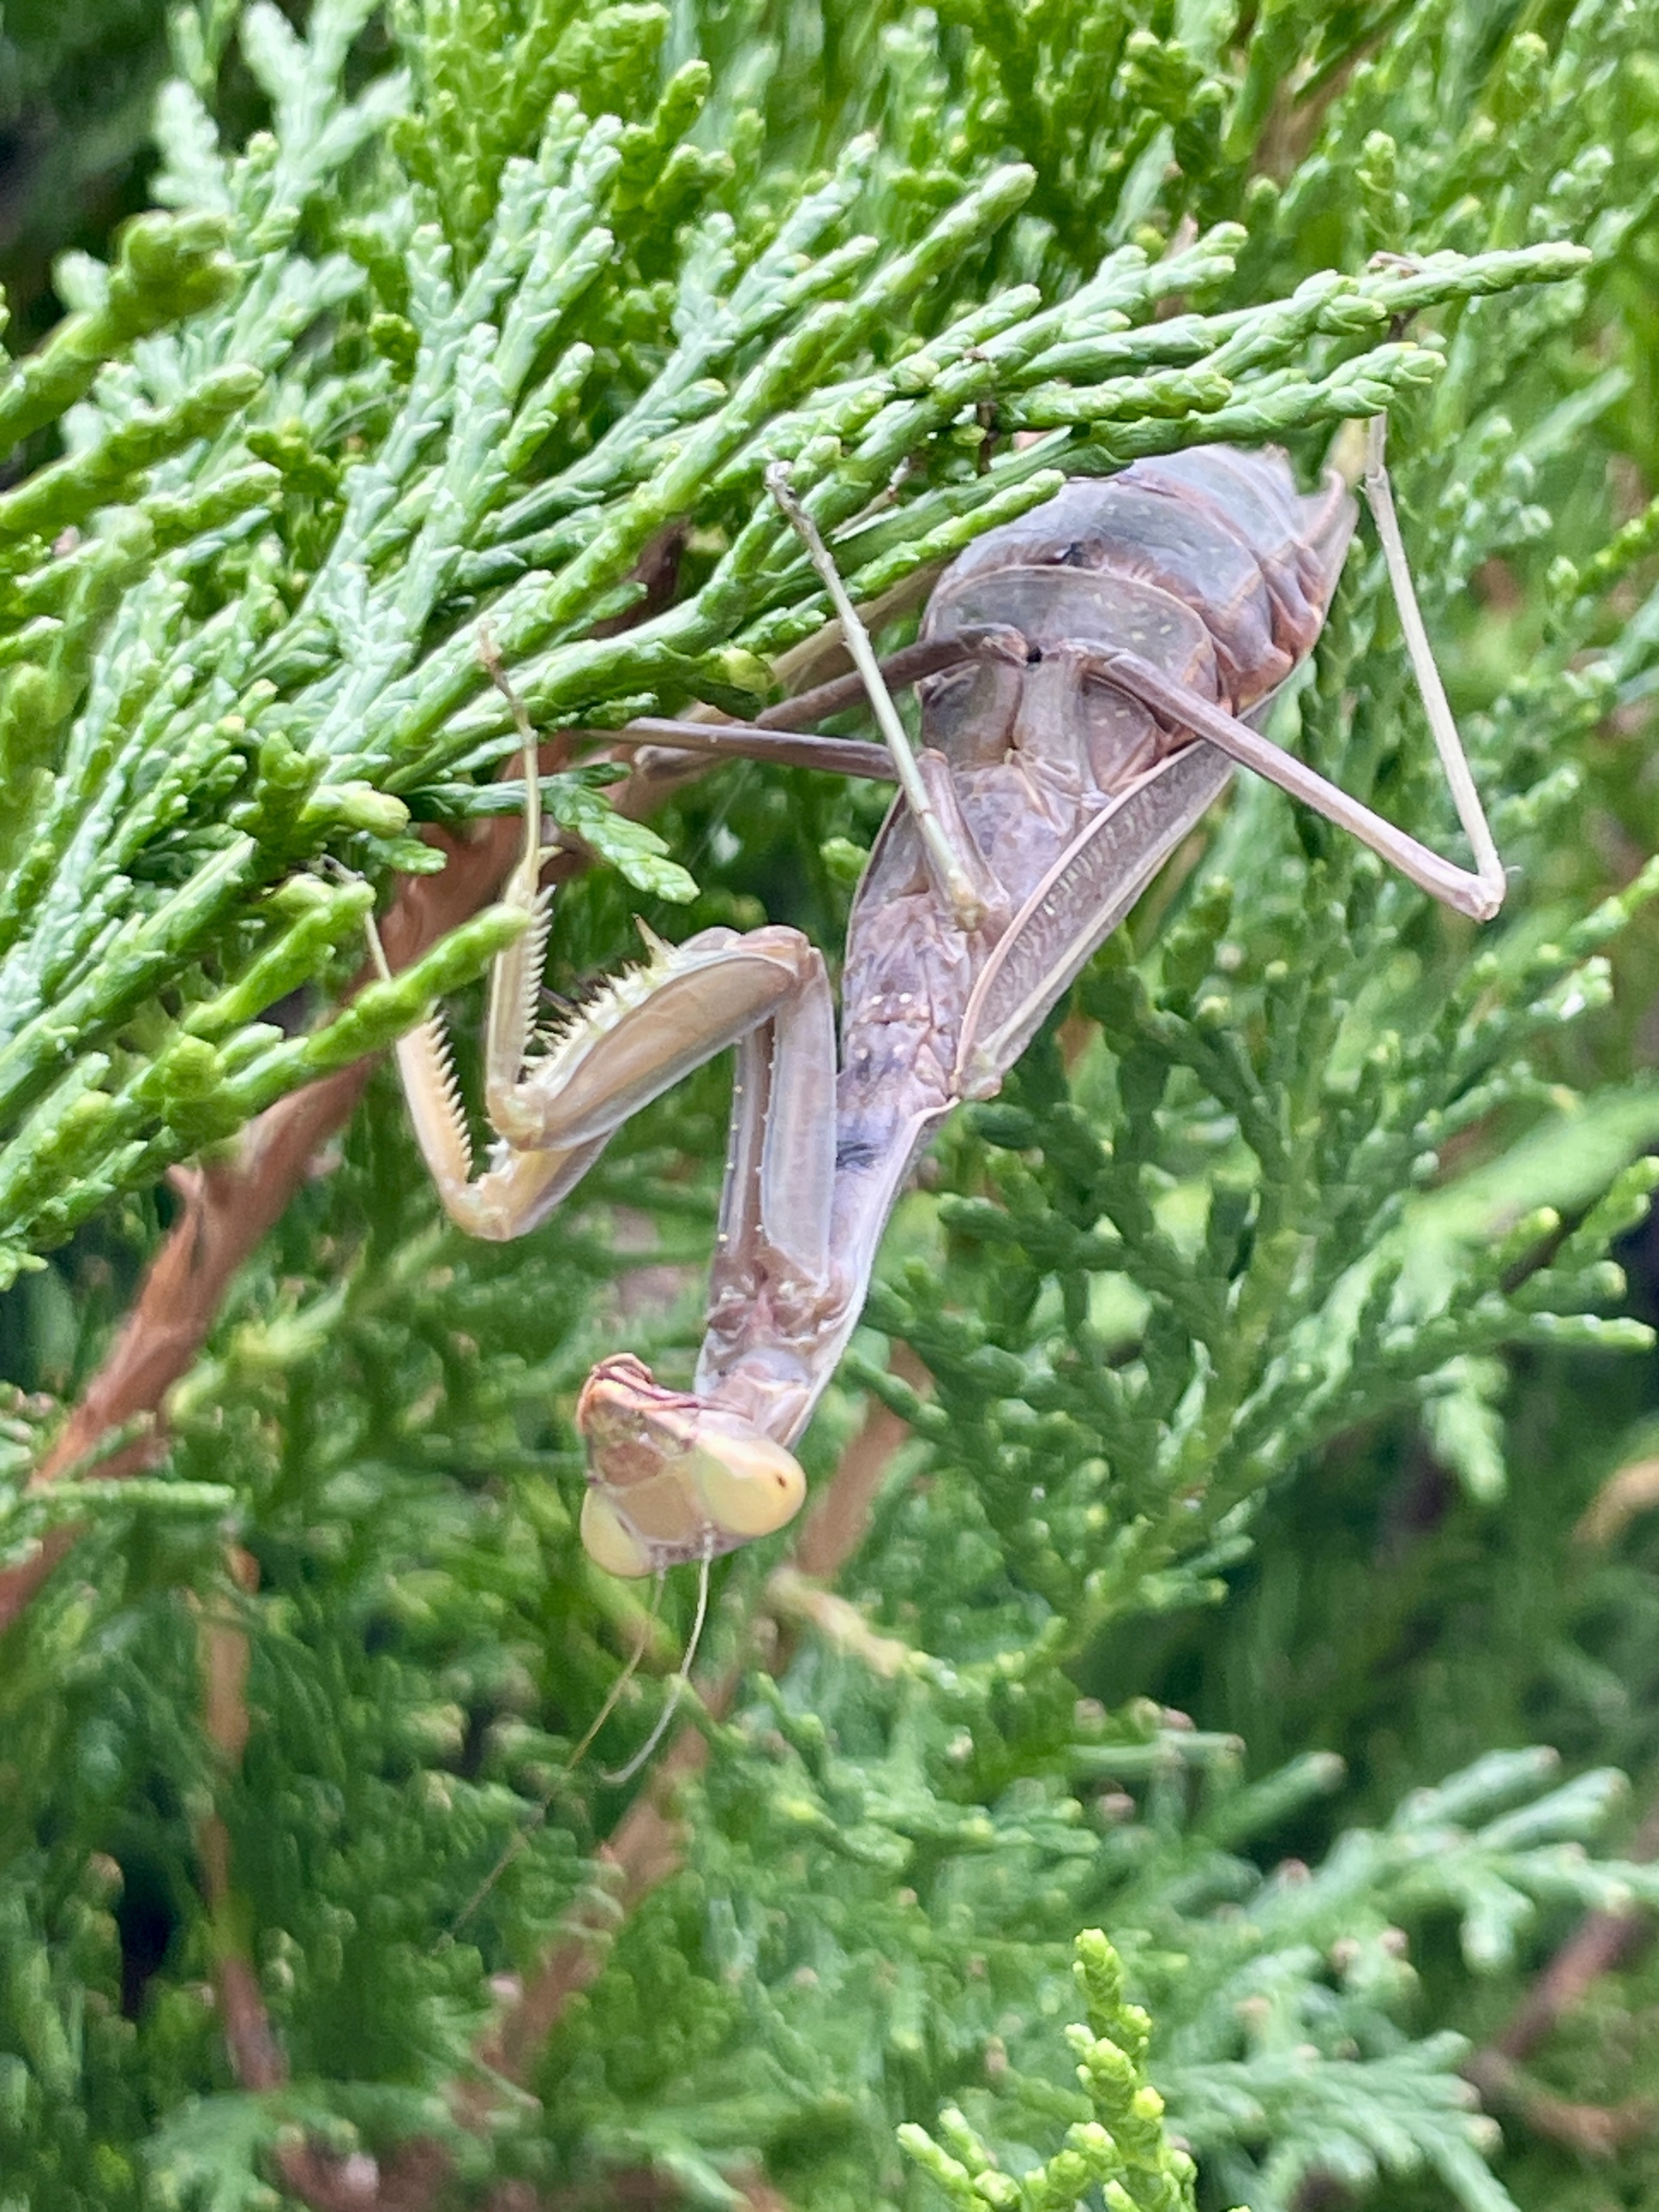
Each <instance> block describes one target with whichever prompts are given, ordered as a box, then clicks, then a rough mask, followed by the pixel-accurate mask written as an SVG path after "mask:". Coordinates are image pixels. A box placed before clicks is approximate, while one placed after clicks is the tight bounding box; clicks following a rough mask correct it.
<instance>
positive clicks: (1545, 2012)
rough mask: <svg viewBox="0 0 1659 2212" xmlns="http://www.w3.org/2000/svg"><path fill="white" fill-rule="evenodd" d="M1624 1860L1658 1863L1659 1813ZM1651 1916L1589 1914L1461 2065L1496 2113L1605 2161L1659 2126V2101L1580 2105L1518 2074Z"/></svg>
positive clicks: (1641, 1938) (1628, 1950) (1634, 1949)
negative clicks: (1504, 2022) (1513, 2117)
mask: <svg viewBox="0 0 1659 2212" xmlns="http://www.w3.org/2000/svg"><path fill="white" fill-rule="evenodd" d="M1626 1857H1628V1858H1631V1859H1634V1860H1636V1861H1637V1862H1638V1863H1647V1862H1648V1861H1650V1860H1652V1859H1654V1858H1659V1808H1655V1809H1654V1810H1653V1811H1652V1812H1650V1814H1648V1816H1647V1818H1646V1819H1645V1820H1644V1821H1643V1822H1642V1825H1641V1826H1640V1827H1639V1828H1638V1830H1637V1832H1636V1833H1635V1835H1634V1836H1633V1837H1632V1839H1631V1842H1630V1844H1629V1847H1628V1849H1627V1850H1626ZM1653 1926H1654V1923H1653V1915H1652V1914H1651V1913H1650V1912H1648V1911H1643V1910H1640V1909H1639V1908H1638V1909H1632V1911H1628V1912H1589V1913H1586V1915H1585V1916H1584V1917H1583V1920H1581V1921H1580V1922H1579V1923H1578V1925H1577V1928H1575V1929H1574V1930H1573V1931H1572V1934H1571V1936H1568V1938H1567V1940H1566V1942H1565V1943H1563V1944H1562V1946H1561V1948H1560V1949H1559V1951H1557V1952H1556V1954H1555V1955H1554V1957H1553V1959H1551V1960H1550V1961H1549V1963H1548V1965H1547V1966H1545V1968H1544V1969H1543V1971H1542V1972H1541V1973H1540V1974H1539V1975H1538V1977H1537V1978H1536V1979H1535V1980H1534V1983H1533V1984H1532V1987H1531V1988H1530V1989H1529V1990H1528V1991H1527V1994H1526V1996H1524V1997H1523V1998H1522V2001H1521V2002H1520V2003H1519V2004H1518V2005H1517V2006H1516V2009H1515V2011H1514V2012H1513V2013H1512V2014H1511V2015H1510V2020H1509V2021H1508V2024H1507V2025H1506V2026H1505V2027H1504V2028H1502V2029H1501V2030H1500V2031H1499V2033H1498V2034H1497V2035H1495V2036H1494V2037H1493V2038H1492V2041H1491V2042H1490V2043H1488V2044H1486V2045H1484V2046H1483V2048H1482V2049H1480V2050H1479V2051H1476V2052H1474V2055H1473V2057H1470V2058H1469V2059H1468V2061H1467V2063H1465V2065H1464V2068H1463V2074H1464V2077H1465V2079H1466V2080H1468V2081H1471V2082H1473V2083H1474V2087H1475V2088H1476V2089H1478V2090H1479V2092H1480V2097H1481V2100H1482V2102H1483V2103H1485V2104H1486V2106H1489V2107H1490V2108H1491V2109H1492V2110H1493V2111H1497V2112H1513V2113H1514V2114H1515V2115H1516V2118H1519V2119H1521V2120H1523V2121H1524V2122H1525V2124H1527V2125H1528V2127H1529V2128H1531V2129H1532V2130H1534V2133H1536V2134H1538V2135H1541V2136H1548V2137H1549V2138H1550V2139H1551V2140H1552V2141H1553V2142H1560V2143H1565V2145H1566V2146H1567V2147H1568V2148H1570V2149H1572V2150H1575V2151H1577V2152H1578V2153H1579V2154H1581V2155H1583V2156H1587V2157H1594V2158H1610V2157H1612V2156H1613V2155H1614V2154H1615V2153H1616V2152H1617V2151H1618V2150H1619V2149H1620V2147H1621V2146H1622V2145H1623V2144H1625V2143H1627V2142H1633V2141H1636V2140H1637V2139H1638V2138H1639V2137H1641V2136H1647V2135H1650V2134H1652V2133H1653V2132H1654V2130H1655V2129H1656V2128H1659V2101H1656V2100H1654V2099H1652V2098H1649V2097H1628V2098H1626V2100H1624V2102H1623V2103H1622V2104H1619V2105H1612V2106H1601V2105H1577V2104H1572V2103H1570V2102H1568V2101H1567V2100H1565V2099H1563V2098H1559V2097H1552V2096H1549V2095H1547V2093H1545V2092H1543V2091H1542V2090H1540V2089H1536V2088H1534V2087H1532V2086H1531V2085H1530V2084H1529V2083H1528V2081H1526V2079H1525V2077H1524V2075H1522V2072H1521V2063H1522V2061H1523V2060H1525V2059H1527V2058H1528V2057H1530V2056H1531V2055H1532V2053H1533V2052H1534V2051H1536V2050H1538V2049H1539V2047H1540V2046H1541V2045H1542V2044H1543V2043H1545V2042H1546V2041H1547V2039H1548V2038H1549V2037H1550V2036H1551V2035H1553V2033H1554V2032H1555V2030H1556V2028H1557V2027H1559V2024H1560V2022H1561V2021H1563V2020H1565V2018H1567V2016H1568V2015H1570V2014H1571V2013H1574V2012H1576V2011H1577V2008H1578V2007H1579V2006H1580V2005H1581V2004H1583V2002H1584V1999H1585V1998H1586V1996H1588V1995H1589V1991H1590V1990H1591V1989H1592V1988H1593V1987H1594V1985H1595V1983H1596V1982H1598V1981H1599V1980H1600V1979H1601V1976H1602V1975H1603V1974H1608V1973H1612V1972H1614V1971H1615V1970H1616V1969H1617V1968H1619V1967H1620V1966H1626V1965H1628V1964H1629V1962H1630V1960H1632V1958H1634V1957H1635V1955H1636V1954H1637V1953H1638V1951H1640V1950H1641V1949H1642V1948H1644V1946H1645V1945H1646V1944H1647V1943H1648V1942H1650V1940H1651V1937H1652V1935H1653Z"/></svg>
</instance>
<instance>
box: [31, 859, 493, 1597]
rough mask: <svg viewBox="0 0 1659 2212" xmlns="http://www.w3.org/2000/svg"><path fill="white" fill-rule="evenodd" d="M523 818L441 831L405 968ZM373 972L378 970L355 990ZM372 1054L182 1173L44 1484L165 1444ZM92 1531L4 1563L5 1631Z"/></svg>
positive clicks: (149, 1456)
mask: <svg viewBox="0 0 1659 2212" xmlns="http://www.w3.org/2000/svg"><path fill="white" fill-rule="evenodd" d="M517 839H518V824H517V823H515V822H513V820H511V819H510V818H503V819H501V820H499V821H495V822H492V823H489V824H488V825H487V827H486V828H485V829H483V832H482V833H481V834H480V835H478V836H474V837H472V838H470V839H468V840H466V841H465V842H462V841H461V840H459V839H455V838H447V837H446V838H444V839H443V840H442V842H443V845H444V848H445V851H446V854H447V859H448V866H447V867H446V868H445V869H444V871H443V872H442V874H441V875H436V876H411V877H406V878H404V880H403V882H402V883H401V884H400V885H399V886H398V896H397V899H396V901H395V902H394V903H393V905H392V910H391V912H390V913H389V914H388V915H387V916H386V924H385V928H384V931H383V935H384V938H385V940H386V949H387V954H388V957H389V958H390V959H391V961H392V966H393V967H394V968H401V967H406V966H407V965H408V964H409V963H410V961H411V960H414V959H416V958H417V957H419V956H420V954H421V953H422V952H424V951H426V949H427V948H428V946H429V945H435V944H436V942H437V940H438V939H439V938H441V936H443V935H444V934H445V933H446V932H447V931H448V930H451V929H453V928H455V927H457V925H458V924H459V923H460V922H463V921H465V920H466V918H467V916H468V915H471V914H473V913H475V912H476V911H477V908H479V907H481V906H483V904H484V903H485V902H486V901H487V900H488V899H489V897H490V896H492V894H493V893H494V891H495V887H496V885H497V884H499V883H500V881H501V878H502V876H503V875H504V874H505V873H506V872H507V868H508V867H510V866H511V865H512V861H513V853H514V851H515V849H516V845H517ZM372 980H373V970H372V969H369V968H368V967H367V966H366V967H365V968H364V969H363V970H362V973H361V974H360V975H359V976H358V977H357V979H356V985H354V988H360V987H362V985H363V984H364V983H366V982H368V981H372ZM371 1064H372V1063H370V1062H368V1061H367V1060H365V1061H362V1062H360V1063H359V1064H358V1065H357V1066H355V1067H348V1068H343V1069H342V1070H341V1071H340V1073H338V1074H337V1075H331V1076H326V1077H325V1078H324V1079H323V1080H322V1081H321V1082H319V1083H313V1084H310V1085H307V1088H306V1089H305V1090H303V1091H295V1094H294V1096H293V1097H291V1098H284V1099H283V1100H282V1101H280V1103H278V1104H276V1105H275V1106H272V1107H271V1108H270V1109H268V1111H266V1112H265V1113H264V1114H261V1115H259V1116H258V1118H257V1120H255V1121H251V1122H250V1123H249V1124H248V1126H247V1127H246V1129H245V1130H244V1131H243V1132H242V1135H241V1137H240V1140H239V1141H238V1144H237V1146H236V1150H235V1152H234V1156H233V1157H232V1158H228V1159H223V1160H214V1161H210V1162H209V1163H208V1164H206V1165H205V1166H204V1167H201V1168H192V1169H188V1170H182V1171H181V1172H180V1173H179V1175H178V1176H176V1177H175V1178H174V1181H175V1187H176V1188H179V1190H180V1192H181V1193H182V1195H183V1199H184V1207H183V1211H182V1212H181V1213H180V1215H179V1219H178V1220H177V1222H176V1223H175V1224H174V1225H173V1229H172V1231H171V1232H170V1234H169V1235H168V1237H167V1240H166V1242H165V1243H163V1244H162V1246H161V1249H160V1250H159V1251H158V1252H157V1254H156V1255H155V1259H154V1260H153V1261H151V1263H150V1266H149V1272H148V1273H147V1274H146V1275H145V1277H144V1279H143V1284H142V1285H141V1286H140V1288H139V1291H138V1296H137V1298H136V1300H135V1301H134V1303H133V1306H132V1310H131V1312H130V1313H129V1314H128V1315H127V1316H126V1319H125V1321H124V1322H123V1323H122V1324H121V1327H120V1328H119V1329H118V1332H117V1334H116V1336H115V1339H114V1341H113V1342H112V1345H111V1346H110V1348H109V1350H108V1352H106V1354H105V1357H104V1361H103V1364H102V1365H101V1366H100V1369H99V1370H98V1372H97V1373H96V1374H95V1375H94V1377H93V1379H92V1381H91V1382H90V1383H88V1386H87V1389H86V1393H85V1395H83V1396H82V1399H81V1401H80V1402H79V1404H78V1405H77V1406H76V1407H75V1409H74V1411H73V1412H72V1413H70V1418H69V1419H68V1421H67V1422H66V1423H65V1424H64V1428H63V1430H62V1431H61V1432H60V1433H59V1435H58V1438H57V1440H56V1442H55V1443H54V1444H53V1445H52V1449H51V1451H50V1452H49V1453H48V1454H47V1455H46V1458H45V1460H43V1462H41V1464H40V1467H39V1468H37V1469H36V1470H35V1473H34V1474H33V1478H32V1480H31V1487H33V1488H39V1487H40V1486H44V1485H46V1484H47V1483H51V1482H55V1481H58V1480H60V1479H61V1478H62V1477H64V1475H65V1474H69V1473H70V1471H71V1470H72V1469H73V1468H76V1466H78V1465H79V1464H80V1463H81V1462H83V1461H85V1460H86V1459H87V1458H88V1456H89V1455H91V1454H92V1453H93V1452H94V1451H95V1449H97V1446H98V1443H99V1442H100V1438H102V1437H106V1436H107V1435H108V1434H109V1433H110V1432H111V1431H112V1430H116V1429H119V1428H124V1427H125V1426H126V1425H129V1424H130V1423H132V1422H135V1421H138V1422H143V1423H145V1424H146V1425H147V1433H146V1434H145V1436H144V1437H143V1439H142V1440H141V1441H140V1442H139V1443H135V1444H131V1445H128V1446H127V1447H126V1448H125V1449H124V1450H122V1451H119V1452H118V1453H116V1454H115V1455H113V1456H112V1457H111V1458H109V1459H106V1460H102V1461H100V1462H99V1465H98V1470H97V1471H98V1474H100V1477H102V1478H104V1479H106V1480H107V1479H109V1478H111V1477H112V1476H115V1477H118V1476H123V1475H131V1474H140V1473H142V1472H143V1470H144V1469H145V1468H148V1467H150V1466H153V1465H154V1464H155V1461H156V1460H157V1458H158V1457H159V1456H160V1455H161V1452H162V1451H163V1449H165V1444H166V1431H165V1425H164V1417H165V1406H166V1400H167V1392H168V1391H169V1390H170V1389H172V1388H173V1384H174V1383H177V1382H179V1380H181V1378H182V1377H183V1376H184V1375H185V1373H186V1372H187V1371H188V1370H189V1368H190V1367H191V1364H192V1363H193V1362H194V1360H195V1358H196V1357H197V1353H198V1352H200V1351H201V1348H202V1346H203V1344H204V1342H205V1341H206V1339H207V1335H208V1332H209V1330H210V1328H212V1326H213V1322H214V1319H215V1316H216V1315H217V1313H218V1310H219V1307H220V1305H221V1304H222V1300H223V1298H224V1296H225V1293H226V1291H228V1288H229V1286H230V1283H231V1279H232V1278H233V1277H234V1274H235V1273H236V1271H237V1270H238V1268H239V1267H241V1265H242V1263H243V1262H244V1261H246V1259H247V1258H248V1257H249V1255H251V1254H252V1251H253V1249H254V1247H255V1246H256V1245H257V1244H258V1243H259V1242H260V1240H261V1239H262V1238H263V1237H264V1235H265V1233H266V1231H268V1230H270V1228H272V1227H273V1226H274V1225H275V1224H276V1220H277V1218H278V1217H279V1216H280V1215H281V1213H282V1212H283V1208H284V1207H285V1206H287V1204H288V1201H289V1198H290V1197H291V1196H292V1195H293V1194H294V1192H295V1189H296V1188H297V1187H298V1186H299V1184H300V1182H301V1180H302V1179H303V1178H304V1176H305V1174H306V1171H307V1165H308V1164H309V1163H310V1161H311V1160H312V1158H313V1156H314V1155H315V1154H316V1153H317V1152H318V1151H319V1149H320V1148H321V1146H323V1145H324V1144H325V1143H326V1142H327V1140H328V1139H329V1138H330V1137H331V1136H332V1135H333V1134H334V1133H335V1132H336V1130H337V1129H339V1128H340V1127H342V1126H343V1124H344V1123H345V1121H347V1120H348V1119H349V1116H350V1115H351V1112H352V1109H353V1108H354V1107H355V1106H356V1103H357V1100H358V1098H359V1097H361V1096H362V1089H363V1085H364V1084H365V1083H366V1082H367V1081H368V1073H369V1068H370V1066H371ZM79 1534H80V1531H79V1530H78V1529H77V1528H74V1527H72V1526H68V1525H65V1526H64V1527H61V1528H55V1529H53V1530H52V1532H51V1534H49V1535H48V1536H47V1537H46V1538H45V1539H44V1540H43V1541H42V1542H41V1544H40V1548H39V1550H38V1551H37V1552H36V1553H35V1554H34V1556H33V1558H32V1559H27V1560H25V1561H24V1562H23V1563H22V1564H21V1565H19V1566H15V1567H9V1568H7V1569H5V1570H4V1571H0V1630H4V1629H6V1628H9V1626H11V1624H12V1622H13V1621H15V1620H16V1619H17V1617H18V1616H19V1614H20V1613H21V1612H22V1611H23V1610H24V1608H25V1607H27V1604H28V1603H29V1601H30V1600H31V1599H32V1598H33V1595H34V1594H35V1592H36V1591H37V1590H38V1589H40V1587H41V1585H42V1583H45V1582H46V1579H47V1577H49V1576H50V1575H51V1573H52V1570H53V1569H54V1568H55V1567H56V1566H58V1564H59V1563H60V1561H62V1560H63V1559H64V1558H65V1557H66V1556H67V1555H68V1553H70V1551H72V1550H73V1548H74V1547H75V1543H76V1539H77V1537H78V1535H79Z"/></svg>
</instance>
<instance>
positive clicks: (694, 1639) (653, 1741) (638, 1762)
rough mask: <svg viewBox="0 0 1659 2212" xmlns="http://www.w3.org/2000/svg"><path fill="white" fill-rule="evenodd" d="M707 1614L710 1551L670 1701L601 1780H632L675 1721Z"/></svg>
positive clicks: (701, 1570)
mask: <svg viewBox="0 0 1659 2212" xmlns="http://www.w3.org/2000/svg"><path fill="white" fill-rule="evenodd" d="M658 1579H659V1582H660V1580H661V1577H658ZM707 1619H708V1553H707V1552H705V1553H703V1555H702V1559H700V1560H699V1561H698V1563H697V1611H696V1618H695V1620H693V1621H692V1623H691V1633H690V1636H689V1637H687V1638H686V1640H685V1656H684V1658H683V1659H682V1660H681V1661H680V1663H679V1668H678V1672H677V1673H676V1674H675V1676H674V1686H673V1688H672V1689H671V1691H670V1692H669V1693H668V1698H667V1702H666V1703H665V1705H664V1706H663V1709H662V1711H661V1712H659V1714H658V1716H657V1725H656V1726H655V1728H653V1729H652V1731H651V1733H650V1735H648V1736H647V1738H646V1740H645V1741H644V1742H643V1743H642V1744H641V1746H640V1747H639V1749H638V1750H637V1751H636V1752H635V1753H634V1756H633V1757H632V1759H629V1762H628V1764H627V1765H626V1766H619V1767H617V1770H616V1771H615V1772H614V1773H611V1774H608V1773H606V1772H605V1771H603V1770H601V1771H600V1774H599V1779H600V1781H601V1782H610V1783H618V1782H631V1781H632V1780H633V1779H634V1777H635V1775H636V1774H637V1773H638V1772H639V1771H640V1769H641V1767H642V1766H643V1765H645V1762H646V1760H647V1759H649V1758H650V1756H651V1754H652V1753H653V1751H654V1750H655V1749H656V1747H657V1746H658V1745H659V1743H660V1742H661V1741H662V1740H663V1738H664V1737H665V1735H667V1733H668V1728H669V1723H670V1722H671V1721H672V1719H673V1717H674V1716H675V1714H676V1713H677V1712H678V1711H679V1705H680V1699H681V1698H682V1697H683V1696H684V1692H685V1686H686V1684H687V1682H688V1681H689V1680H690V1674H691V1668H692V1664H693V1662H695V1660H696V1656H697V1646H698V1644H701V1643H702V1625H703V1622H704V1621H705V1620H707ZM604 1717H605V1715H604V1713H603V1712H602V1713H601V1714H600V1716H599V1718H600V1719H601V1720H603V1719H604ZM595 1725H596V1726H597V1723H595ZM592 1733H593V1731H592V1729H589V1730H588V1734H587V1738H586V1740H585V1745H586V1741H592ZM584 1747H585V1746H584Z"/></svg>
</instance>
